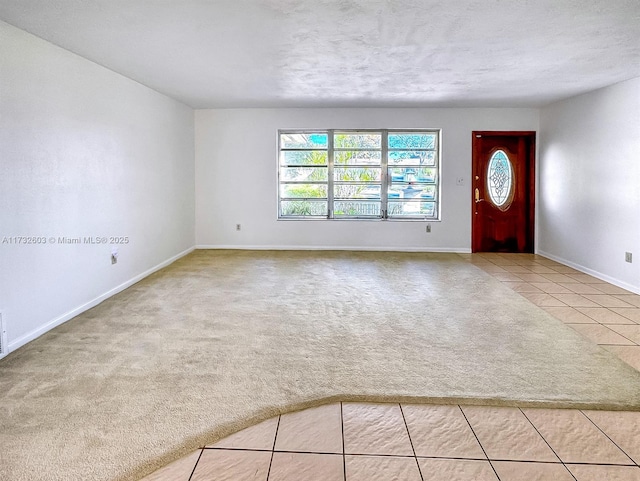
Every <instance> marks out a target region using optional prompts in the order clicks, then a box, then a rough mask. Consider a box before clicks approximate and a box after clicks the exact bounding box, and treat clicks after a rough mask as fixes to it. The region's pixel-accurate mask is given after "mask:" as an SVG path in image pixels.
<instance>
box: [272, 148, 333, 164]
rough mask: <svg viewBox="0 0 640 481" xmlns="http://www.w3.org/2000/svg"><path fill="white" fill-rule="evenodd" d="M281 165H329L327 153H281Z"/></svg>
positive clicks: (324, 151)
mask: <svg viewBox="0 0 640 481" xmlns="http://www.w3.org/2000/svg"><path fill="white" fill-rule="evenodd" d="M280 165H327V151H326V150H306V151H297V150H293V151H282V152H280Z"/></svg>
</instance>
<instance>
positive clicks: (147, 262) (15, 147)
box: [0, 22, 195, 349]
mask: <svg viewBox="0 0 640 481" xmlns="http://www.w3.org/2000/svg"><path fill="white" fill-rule="evenodd" d="M0 65H1V68H0V166H1V176H0V276H1V277H0V310H1V311H2V312H3V314H4V318H5V322H6V327H7V333H8V341H9V347H10V349H15V348H17V347H19V346H20V345H22V344H24V343H26V342H27V341H29V340H30V339H32V338H34V337H36V336H37V335H39V334H41V333H42V332H45V331H46V330H48V329H50V328H51V327H53V326H54V325H56V324H58V323H60V322H62V321H64V320H66V319H68V318H69V317H72V315H74V314H77V313H78V312H81V311H82V310H83V309H86V308H87V307H89V306H91V305H93V304H95V303H96V302H97V301H98V300H100V299H101V298H102V296H104V295H105V294H107V295H108V293H110V292H111V293H113V291H114V290H118V289H119V288H121V287H122V285H123V284H125V285H126V283H127V282H128V281H131V280H132V279H136V278H138V277H139V276H141V275H143V274H144V273H145V272H147V271H148V270H149V269H152V268H154V267H156V266H158V265H159V264H162V263H163V262H165V261H167V260H169V259H171V258H173V257H174V256H177V255H179V254H181V253H183V252H184V251H185V250H188V249H190V248H192V247H193V245H194V242H195V240H194V232H195V228H194V146H193V139H194V130H193V110H192V109H190V108H189V107H186V106H185V105H183V104H180V103H178V102H176V101H174V100H172V99H169V98H168V97H166V96H163V95H161V94H159V93H157V92H155V91H152V90H150V89H148V88H146V87H144V86H142V85H140V84H138V83H136V82H134V81H132V80H129V79H127V78H125V77H123V76H121V75H119V74H116V73H114V72H112V71H110V70H107V69H105V68H103V67H100V66H98V65H96V64H94V63H92V62H89V61H87V60H85V59H83V58H81V57H78V56H76V55H74V54H72V53H70V52H68V51H66V50H63V49H60V48H58V47H56V46H54V45H52V44H50V43H47V42H45V41H43V40H41V39H39V38H37V37H34V36H32V35H30V34H28V33H26V32H23V31H21V30H18V29H16V28H14V27H12V26H10V25H7V24H6V23H3V22H0ZM11 236H44V237H45V238H47V239H48V238H49V237H54V238H55V239H56V244H52V243H49V242H48V243H47V244H45V245H15V244H10V243H7V242H6V239H4V238H5V237H7V238H8V237H11ZM60 236H67V237H76V236H81V237H84V236H128V237H129V244H127V245H123V246H120V247H119V261H118V263H117V264H116V265H113V266H112V265H111V262H110V256H111V249H112V246H110V245H60V244H58V243H57V239H58V237H60ZM3 240H5V242H4V243H1V242H2V241H3ZM119 286H120V287H119Z"/></svg>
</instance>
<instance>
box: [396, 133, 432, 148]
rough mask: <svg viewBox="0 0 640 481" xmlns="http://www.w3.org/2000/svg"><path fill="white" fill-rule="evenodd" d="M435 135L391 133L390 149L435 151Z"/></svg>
mask: <svg viewBox="0 0 640 481" xmlns="http://www.w3.org/2000/svg"><path fill="white" fill-rule="evenodd" d="M436 137H437V134H435V133H420V132H411V133H389V148H390V149H435V148H436Z"/></svg>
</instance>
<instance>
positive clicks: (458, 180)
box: [456, 177, 464, 185]
mask: <svg viewBox="0 0 640 481" xmlns="http://www.w3.org/2000/svg"><path fill="white" fill-rule="evenodd" d="M456 185H464V177H458V178H457V179H456Z"/></svg>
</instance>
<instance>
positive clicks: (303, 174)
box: [280, 167, 329, 182]
mask: <svg viewBox="0 0 640 481" xmlns="http://www.w3.org/2000/svg"><path fill="white" fill-rule="evenodd" d="M328 174H329V170H328V169H327V168H326V167H282V168H281V169H280V180H281V181H282V180H284V181H287V180H295V181H298V182H300V181H302V182H304V181H310V182H318V181H320V182H321V181H326V180H327V177H328Z"/></svg>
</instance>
